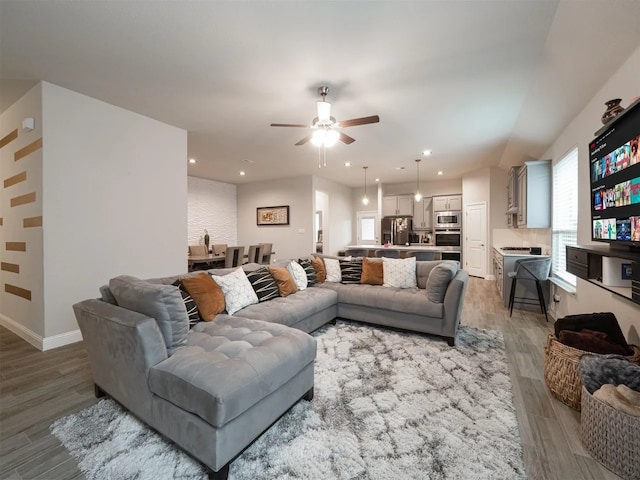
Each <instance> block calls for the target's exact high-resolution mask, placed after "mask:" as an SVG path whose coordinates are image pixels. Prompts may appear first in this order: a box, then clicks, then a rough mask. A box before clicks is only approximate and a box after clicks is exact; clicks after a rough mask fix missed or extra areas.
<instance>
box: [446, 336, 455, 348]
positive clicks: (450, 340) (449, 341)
mask: <svg viewBox="0 0 640 480" xmlns="http://www.w3.org/2000/svg"><path fill="white" fill-rule="evenodd" d="M447 344H448V345H449V346H450V347H455V346H456V337H447Z"/></svg>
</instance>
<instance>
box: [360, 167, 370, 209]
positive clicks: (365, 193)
mask: <svg viewBox="0 0 640 480" xmlns="http://www.w3.org/2000/svg"><path fill="white" fill-rule="evenodd" d="M362 168H363V169H364V196H363V197H362V204H363V205H369V197H367V168H369V167H362Z"/></svg>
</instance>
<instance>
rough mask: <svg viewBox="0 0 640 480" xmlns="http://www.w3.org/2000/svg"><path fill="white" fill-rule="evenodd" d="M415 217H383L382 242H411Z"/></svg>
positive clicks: (396, 243)
mask: <svg viewBox="0 0 640 480" xmlns="http://www.w3.org/2000/svg"><path fill="white" fill-rule="evenodd" d="M412 229H413V217H384V218H383V219H382V228H381V229H380V231H381V232H382V243H383V244H384V243H388V244H389V245H405V244H408V243H409V242H410V235H411V230H412Z"/></svg>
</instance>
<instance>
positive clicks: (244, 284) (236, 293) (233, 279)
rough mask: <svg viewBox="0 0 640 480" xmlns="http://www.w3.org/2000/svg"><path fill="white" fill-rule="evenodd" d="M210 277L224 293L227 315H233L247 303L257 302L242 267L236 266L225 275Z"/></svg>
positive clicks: (256, 297)
mask: <svg viewBox="0 0 640 480" xmlns="http://www.w3.org/2000/svg"><path fill="white" fill-rule="evenodd" d="M211 278H213V280H214V281H215V282H216V283H217V284H218V285H219V286H220V289H221V290H222V293H223V294H224V301H225V303H226V304H227V313H228V314H229V315H233V314H234V313H236V312H237V311H238V310H240V309H242V308H244V307H246V306H248V305H253V304H254V303H258V296H257V295H256V292H255V290H254V289H253V287H252V286H251V282H249V279H248V278H247V275H246V274H245V273H244V270H242V267H238V269H237V270H235V271H234V272H231V273H229V274H227V275H211Z"/></svg>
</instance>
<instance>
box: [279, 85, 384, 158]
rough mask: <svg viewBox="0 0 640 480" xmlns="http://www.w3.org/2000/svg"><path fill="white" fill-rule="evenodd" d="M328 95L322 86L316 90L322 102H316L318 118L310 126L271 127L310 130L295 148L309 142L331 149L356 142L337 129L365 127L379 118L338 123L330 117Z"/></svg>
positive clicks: (327, 91)
mask: <svg viewBox="0 0 640 480" xmlns="http://www.w3.org/2000/svg"><path fill="white" fill-rule="evenodd" d="M328 93H329V87H327V86H322V87H319V88H318V94H319V95H321V96H322V100H320V101H318V102H317V103H318V116H317V117H315V118H314V119H313V120H312V121H311V125H302V124H295V123H293V124H292V123H272V124H271V126H272V127H297V128H310V129H311V134H310V135H307V136H306V137H304V138H303V139H302V140H300V141H299V142H298V143H296V145H297V146H299V145H304V144H305V143H307V142H309V141H311V143H312V144H314V145H316V146H318V147H323V146H324V147H331V146H333V145H335V143H336V142H337V141H338V140H340V141H341V142H342V143H345V144H347V145H349V144H350V143H353V142H355V141H356V139H355V138H352V137H350V136H349V135H346V134H344V133H343V132H341V131H340V130H339V129H341V128H346V127H355V126H357V125H366V124H368V123H378V122H379V121H380V117H379V116H378V115H372V116H370V117H362V118H352V119H351V120H342V121H341V122H338V121H337V120H336V119H335V117H332V116H331V104H330V103H329V102H326V101H325V97H326V96H327V94H328Z"/></svg>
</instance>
